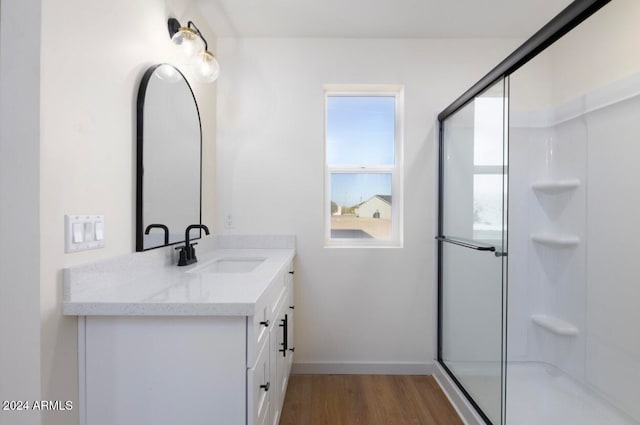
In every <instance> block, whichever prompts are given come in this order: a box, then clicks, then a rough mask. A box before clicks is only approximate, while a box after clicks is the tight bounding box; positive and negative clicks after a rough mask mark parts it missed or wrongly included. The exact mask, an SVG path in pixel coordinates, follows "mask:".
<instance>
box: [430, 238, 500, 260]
mask: <svg viewBox="0 0 640 425" xmlns="http://www.w3.org/2000/svg"><path fill="white" fill-rule="evenodd" d="M436 239H437V240H439V241H441V242H448V243H451V244H454V245H459V246H463V247H465V248H471V249H475V250H476V251H489V252H495V253H496V257H501V256H502V255H498V252H496V247H495V246H493V245H489V244H483V243H478V242H476V241H470V240H464V239H453V238H448V237H446V236H436ZM500 254H502V253H500Z"/></svg>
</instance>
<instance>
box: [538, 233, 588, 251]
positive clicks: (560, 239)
mask: <svg viewBox="0 0 640 425" xmlns="http://www.w3.org/2000/svg"><path fill="white" fill-rule="evenodd" d="M531 240H533V241H534V242H537V243H539V244H542V245H548V246H553V247H558V248H568V247H572V246H576V245H578V244H579V243H580V238H579V237H577V236H574V235H555V234H551V233H534V234H532V235H531Z"/></svg>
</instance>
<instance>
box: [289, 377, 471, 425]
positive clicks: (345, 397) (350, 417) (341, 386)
mask: <svg viewBox="0 0 640 425" xmlns="http://www.w3.org/2000/svg"><path fill="white" fill-rule="evenodd" d="M462 424H463V422H462V421H461V420H460V418H459V417H458V415H457V414H456V412H455V410H454V409H453V407H452V406H451V404H450V403H449V400H448V399H447V397H446V396H445V395H444V393H443V392H442V390H441V389H440V387H439V386H438V384H437V383H436V381H435V379H433V377H431V376H396V375H291V378H290V380H289V386H288V388H287V396H286V398H285V402H284V407H283V408H282V416H281V418H280V425H462Z"/></svg>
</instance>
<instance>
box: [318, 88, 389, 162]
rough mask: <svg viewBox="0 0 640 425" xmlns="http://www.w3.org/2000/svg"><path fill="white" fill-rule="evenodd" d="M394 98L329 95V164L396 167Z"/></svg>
mask: <svg viewBox="0 0 640 425" xmlns="http://www.w3.org/2000/svg"><path fill="white" fill-rule="evenodd" d="M395 127H396V99H395V97H394V96H327V164H328V165H329V166H334V165H363V166H366V165H393V164H394V146H395V133H396V128H395Z"/></svg>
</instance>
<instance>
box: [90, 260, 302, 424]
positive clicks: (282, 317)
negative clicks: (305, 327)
mask: <svg viewBox="0 0 640 425" xmlns="http://www.w3.org/2000/svg"><path fill="white" fill-rule="evenodd" d="M290 272H293V269H292V263H291V262H288V263H286V265H285V266H284V267H283V268H281V269H280V271H279V272H278V273H277V275H276V277H275V278H274V279H273V281H272V282H271V283H270V284H269V286H268V287H267V289H266V290H265V292H264V294H263V295H262V296H261V297H260V298H259V299H258V301H257V302H256V304H255V310H254V311H255V314H254V315H253V316H238V315H227V316H225V315H188V314H184V313H180V314H177V315H167V314H165V315H158V316H149V315H103V316H100V315H85V316H80V317H79V318H78V327H79V341H78V344H79V365H80V368H79V380H80V394H79V397H80V400H79V402H80V403H79V404H80V423H81V424H83V425H130V424H154V425H165V424H166V425H175V424H180V423H182V424H189V425H205V424H206V425H214V424H220V425H267V424H269V425H276V424H277V423H278V421H279V418H280V413H281V410H282V404H283V403H284V397H285V394H286V388H287V382H288V377H289V373H290V370H291V364H292V361H293V354H294V351H293V350H294V347H293V345H292V344H293V311H294V310H293V309H292V308H291V307H293V274H292V273H290Z"/></svg>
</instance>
